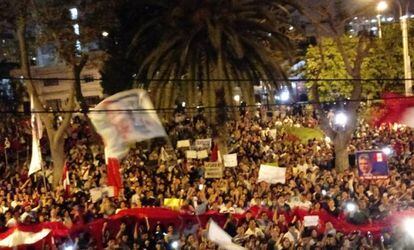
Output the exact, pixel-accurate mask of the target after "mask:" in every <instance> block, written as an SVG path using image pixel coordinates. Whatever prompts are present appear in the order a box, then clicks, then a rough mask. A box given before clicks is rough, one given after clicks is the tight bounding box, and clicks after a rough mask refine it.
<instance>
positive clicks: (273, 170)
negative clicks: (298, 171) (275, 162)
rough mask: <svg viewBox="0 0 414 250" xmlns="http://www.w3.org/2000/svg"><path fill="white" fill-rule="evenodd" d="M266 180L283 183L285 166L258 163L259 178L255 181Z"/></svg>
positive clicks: (271, 182)
mask: <svg viewBox="0 0 414 250" xmlns="http://www.w3.org/2000/svg"><path fill="white" fill-rule="evenodd" d="M261 181H264V182H267V183H270V184H276V183H285V181H286V168H280V167H275V166H270V165H264V164H262V165H260V170H259V178H258V179H257V182H261Z"/></svg>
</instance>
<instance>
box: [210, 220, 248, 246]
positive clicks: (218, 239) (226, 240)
mask: <svg viewBox="0 0 414 250" xmlns="http://www.w3.org/2000/svg"><path fill="white" fill-rule="evenodd" d="M207 239H208V240H210V241H212V242H214V243H216V244H217V245H219V247H221V248H224V249H226V250H244V249H246V248H244V247H242V246H239V245H237V244H235V243H233V242H232V238H231V236H230V235H228V234H227V233H226V231H224V230H223V229H222V228H221V227H220V226H219V225H217V224H216V223H215V222H214V221H213V220H210V222H209V225H208V231H207Z"/></svg>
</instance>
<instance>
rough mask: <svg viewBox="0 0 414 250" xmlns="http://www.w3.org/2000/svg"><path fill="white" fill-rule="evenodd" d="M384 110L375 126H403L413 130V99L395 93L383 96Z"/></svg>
mask: <svg viewBox="0 0 414 250" xmlns="http://www.w3.org/2000/svg"><path fill="white" fill-rule="evenodd" d="M383 98H384V99H385V101H384V108H383V110H382V112H381V115H380V116H379V117H378V118H377V119H376V121H375V124H376V125H378V126H379V125H381V124H384V123H387V124H394V123H398V124H403V125H406V126H408V127H412V128H414V97H404V96H401V95H398V94H395V93H386V94H385V95H383Z"/></svg>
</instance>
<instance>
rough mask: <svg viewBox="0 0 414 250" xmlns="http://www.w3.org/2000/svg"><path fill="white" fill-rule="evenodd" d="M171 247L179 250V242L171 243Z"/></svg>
mask: <svg viewBox="0 0 414 250" xmlns="http://www.w3.org/2000/svg"><path fill="white" fill-rule="evenodd" d="M171 247H172V248H174V249H178V241H173V242H172V243H171Z"/></svg>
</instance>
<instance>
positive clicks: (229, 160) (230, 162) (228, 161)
mask: <svg viewBox="0 0 414 250" xmlns="http://www.w3.org/2000/svg"><path fill="white" fill-rule="evenodd" d="M223 161H224V166H225V167H230V168H231V167H237V154H228V155H223Z"/></svg>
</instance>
